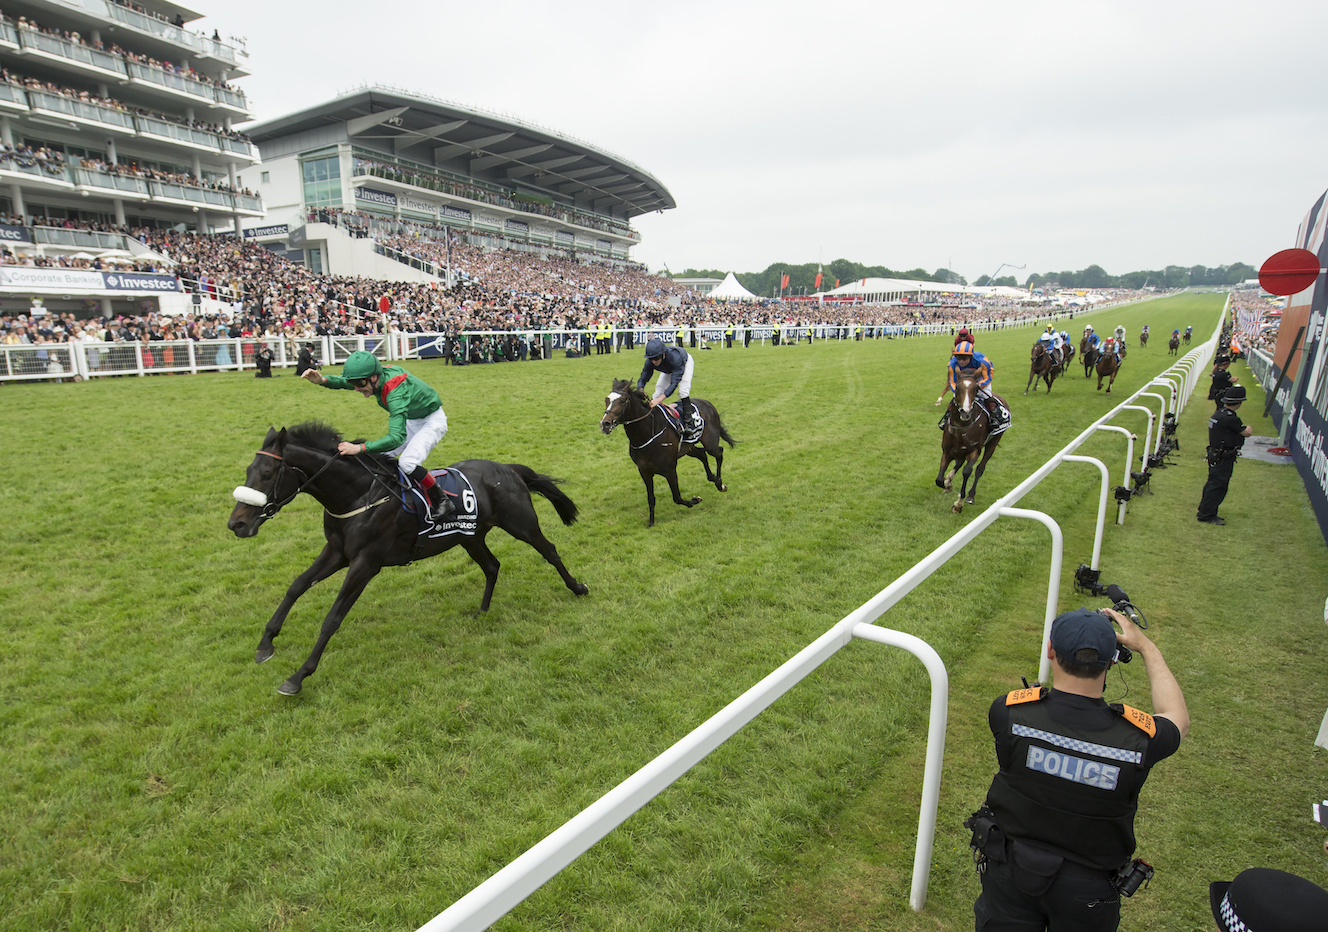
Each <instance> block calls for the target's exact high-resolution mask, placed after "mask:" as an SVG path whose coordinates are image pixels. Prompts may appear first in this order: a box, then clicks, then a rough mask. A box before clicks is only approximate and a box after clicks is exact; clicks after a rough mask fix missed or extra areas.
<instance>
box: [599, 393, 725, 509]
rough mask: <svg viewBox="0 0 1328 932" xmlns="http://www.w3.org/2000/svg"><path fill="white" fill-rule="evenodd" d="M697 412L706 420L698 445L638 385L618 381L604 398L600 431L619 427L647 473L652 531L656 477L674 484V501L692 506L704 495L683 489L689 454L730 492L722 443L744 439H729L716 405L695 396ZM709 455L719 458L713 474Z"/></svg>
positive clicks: (640, 468)
mask: <svg viewBox="0 0 1328 932" xmlns="http://www.w3.org/2000/svg"><path fill="white" fill-rule="evenodd" d="M692 404H693V405H695V406H696V410H697V413H698V414H700V415H701V419H702V420H703V421H704V422H705V429H704V430H703V431H702V432H701V436H700V438H698V442H697V443H687V442H685V441H684V440H683V439H682V437H681V435H680V434H679V433H678V431H677V430H676V429H675V428H674V426H673V425H672V424H671V423H670V422H669V419H668V418H667V417H665V416H664V412H663V411H660V410H659V409H658V408H652V407H650V402H649V401H648V400H647V398H646V395H645V392H642V391H639V390H637V389H634V388H632V383H631V382H629V381H626V380H624V379H614V380H613V391H611V392H609V395H608V397H607V398H605V399H604V416H603V417H601V418H600V419H599V429H600V430H602V431H603V432H604V435H605V436H608V435H609V434H611V433H613V429H614V428H615V427H617V426H618V425H619V424H621V425H622V426H623V432H624V433H625V434H627V454H628V455H629V456H630V457H631V458H632V462H633V463H635V464H636V469H637V471H638V472H640V473H641V481H642V482H644V483H645V484H646V502H647V503H648V504H649V505H650V518H649V519H648V520H647V521H646V527H654V526H655V477H656V476H663V477H664V478H665V479H667V480H668V483H669V490H670V491H672V492H673V503H674V504H675V505H685V506H687V507H688V508H691V507H692V506H693V505H696V504H698V503H699V502H700V501H701V497H700V496H699V495H694V496H692V497H691V498H690V499H685V498H683V497H682V493H681V492H680V491H678V460H680V459H681V458H682V457H684V456H694V457H696V458H697V459H699V460H700V461H701V465H702V466H704V467H705V471H706V479H707V480H708V481H709V482H713V483H714V485H715V488H716V489H718V490H719V491H721V492H727V491H728V490H729V487H728V486H726V485H725V484H724V480H723V479H722V478H721V475H722V473H723V470H724V448H723V447H722V446H720V443H719V442H720V440H724V441H727V442H728V445H729V446H730V447H732V446H733V445H734V444H736V443H737V442H738V441H736V440H734V439H733V438H732V437H730V436H729V432H728V431H727V430H725V429H724V423H723V422H722V421H721V420H720V419H719V412H718V411H716V410H715V406H714V405H712V404H711V403H710V402H708V401H706V400H705V399H703V398H693V399H692ZM707 453H709V454H710V455H711V456H713V457H714V458H715V471H714V472H713V473H712V472H711V471H710V460H708V459H706V454H707Z"/></svg>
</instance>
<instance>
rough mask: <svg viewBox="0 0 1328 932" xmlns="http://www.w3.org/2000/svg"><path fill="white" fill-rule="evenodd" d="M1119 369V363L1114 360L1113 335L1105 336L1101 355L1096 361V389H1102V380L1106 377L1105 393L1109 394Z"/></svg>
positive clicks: (1114, 342)
mask: <svg viewBox="0 0 1328 932" xmlns="http://www.w3.org/2000/svg"><path fill="white" fill-rule="evenodd" d="M1118 371H1120V364H1119V363H1118V362H1117V361H1116V341H1115V339H1114V338H1113V337H1107V339H1106V341H1105V343H1104V347H1103V350H1102V356H1101V358H1100V359H1098V361H1097V390H1098V391H1101V390H1102V380H1103V379H1107V394H1108V395H1110V394H1111V386H1112V385H1114V384H1115V382H1116V373H1117V372H1118Z"/></svg>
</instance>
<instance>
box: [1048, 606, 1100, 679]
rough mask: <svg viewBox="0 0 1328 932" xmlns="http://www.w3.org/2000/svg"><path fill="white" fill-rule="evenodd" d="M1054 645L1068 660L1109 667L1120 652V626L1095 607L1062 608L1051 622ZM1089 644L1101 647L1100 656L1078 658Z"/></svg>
mask: <svg viewBox="0 0 1328 932" xmlns="http://www.w3.org/2000/svg"><path fill="white" fill-rule="evenodd" d="M1051 647H1052V650H1054V651H1056V656H1058V657H1060V658H1061V659H1062V660H1065V661H1066V662H1069V663H1085V664H1088V665H1090V666H1100V667H1105V666H1106V665H1107V664H1108V663H1110V662H1111V660H1112V658H1114V657H1115V656H1116V629H1115V628H1113V627H1112V626H1111V620H1110V619H1109V618H1107V616H1106V615H1104V614H1102V613H1101V612H1095V611H1093V610H1092V609H1087V608H1077V609H1075V610H1074V611H1072V612H1062V613H1061V614H1059V615H1057V616H1056V620H1055V621H1053V622H1052V623H1051ZM1085 648H1088V649H1089V650H1094V651H1097V660H1087V661H1085V660H1078V659H1076V658H1075V656H1074V655H1075V654H1076V653H1077V652H1079V651H1081V650H1084V649H1085Z"/></svg>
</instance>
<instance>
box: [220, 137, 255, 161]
mask: <svg viewBox="0 0 1328 932" xmlns="http://www.w3.org/2000/svg"><path fill="white" fill-rule="evenodd" d="M216 138H217V139H218V140H219V141H220V142H221V151H222V152H227V153H230V154H232V155H238V156H240V157H241V158H246V159H255V158H257V157H258V156H256V155H255V154H254V144H253V143H251V142H245V141H244V140H243V139H232V138H231V137H230V136H217V137H216Z"/></svg>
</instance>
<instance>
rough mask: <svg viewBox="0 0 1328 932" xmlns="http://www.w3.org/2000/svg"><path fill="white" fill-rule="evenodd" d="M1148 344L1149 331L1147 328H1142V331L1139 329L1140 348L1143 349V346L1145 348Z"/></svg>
mask: <svg viewBox="0 0 1328 932" xmlns="http://www.w3.org/2000/svg"><path fill="white" fill-rule="evenodd" d="M1147 345H1148V331H1147V330H1140V331H1139V349H1143V348H1144V347H1145V346H1147Z"/></svg>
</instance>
